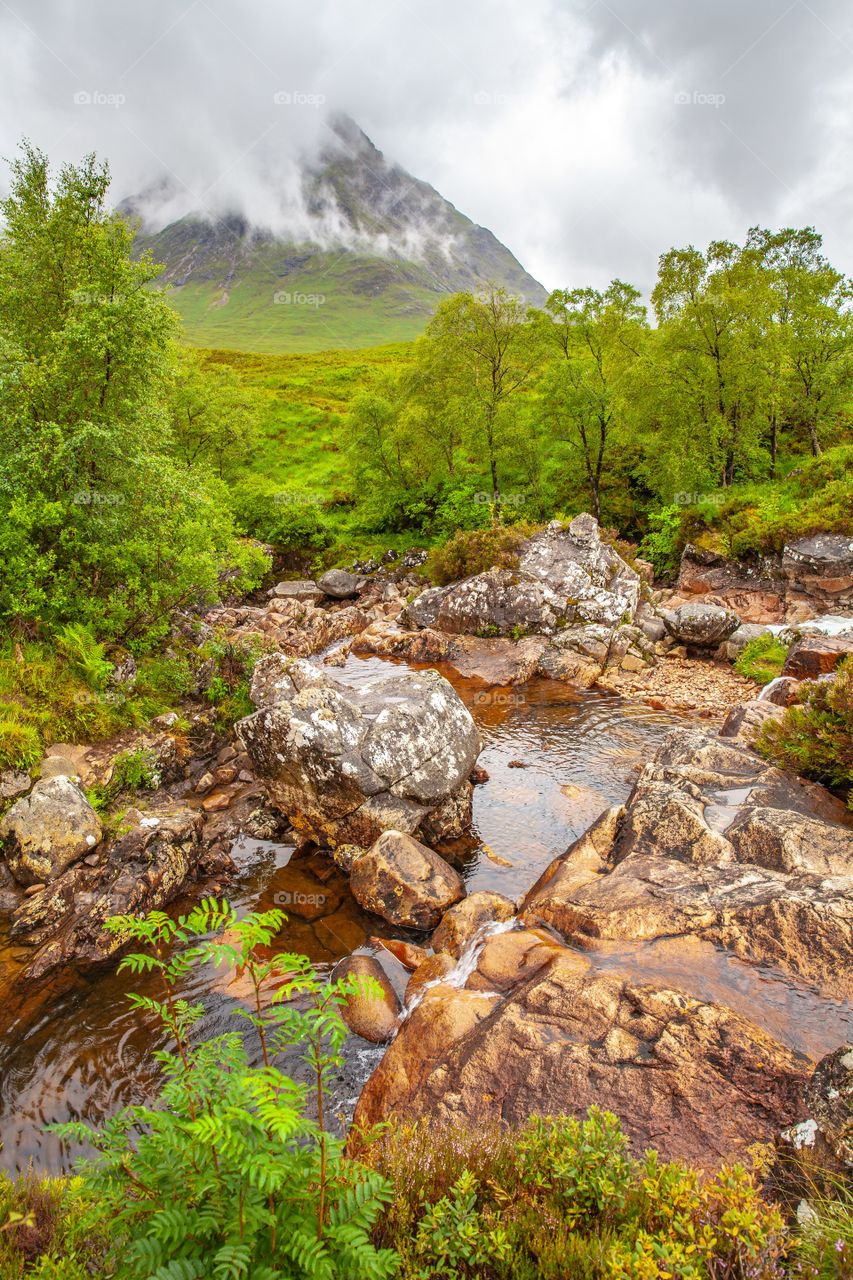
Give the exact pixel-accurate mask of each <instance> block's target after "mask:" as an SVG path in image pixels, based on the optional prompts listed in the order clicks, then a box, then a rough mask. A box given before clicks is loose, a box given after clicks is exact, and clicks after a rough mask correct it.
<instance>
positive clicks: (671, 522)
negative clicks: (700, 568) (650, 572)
mask: <svg viewBox="0 0 853 1280" xmlns="http://www.w3.org/2000/svg"><path fill="white" fill-rule="evenodd" d="M683 516H684V513H683V511H682V509H681V507H677V506H672V507H663V508H662V509H661V510H660V511H652V512H650V513H649V532H648V533H647V534H646V535H645V537H644V538H643V540H642V542H641V543H640V555H641V556H643V557H644V558H645V559H646V560H649V561H651V563H652V564H653V565H654V567H655V574H656V575H657V576H658V577H659V578H672V577H674V576H675V574H676V573H677V572H678V564H679V560H680V558H681V552H682V548H683V547H684V532H683Z"/></svg>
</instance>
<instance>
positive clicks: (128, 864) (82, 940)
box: [11, 779, 204, 981]
mask: <svg viewBox="0 0 853 1280" xmlns="http://www.w3.org/2000/svg"><path fill="white" fill-rule="evenodd" d="M59 781H61V779H54V780H53V784H55V783H56V782H59ZM53 784H51V785H53ZM146 823H147V825H141V824H140V825H139V826H137V827H135V828H134V829H133V830H132V831H130V832H128V834H127V835H124V836H122V837H121V839H119V840H117V841H116V843H115V844H114V845H113V847H112V849H110V851H109V853H108V854H107V856H106V857H105V859H104V861H103V862H102V864H101V865H99V866H97V867H89V866H87V865H86V864H85V863H84V862H78V863H77V864H76V865H75V866H72V867H69V868H68V870H66V871H65V872H64V874H63V875H61V876H59V877H58V878H57V879H56V880H54V881H53V883H52V884H50V885H48V887H47V888H46V889H45V890H44V892H43V893H40V894H39V895H38V897H36V898H31V899H29V900H28V901H27V902H25V903H24V904H23V905H22V906H21V907H19V908H18V910H17V911H16V912H15V913H14V915H13V917H12V930H11V933H12V937H13V938H15V939H17V940H19V941H21V942H24V943H26V944H28V945H30V946H33V947H36V948H37V950H36V952H35V955H34V957H33V959H32V960H31V961H30V963H29V964H28V965H27V967H26V969H25V970H24V971H23V973H22V975H21V981H28V980H31V979H34V978H40V977H42V976H43V975H44V974H46V973H49V972H50V971H51V970H52V969H55V968H57V967H59V966H60V965H63V964H69V963H74V964H77V965H80V966H82V967H87V966H91V965H97V964H100V963H101V962H102V961H104V960H106V959H108V958H109V957H110V956H112V955H114V954H115V952H116V951H117V950H118V949H119V946H120V943H119V942H118V940H117V939H116V937H115V935H113V934H111V933H108V932H107V931H106V930H105V928H104V922H105V921H106V920H107V919H108V917H109V916H115V915H129V914H138V915H145V914H146V913H147V912H148V911H152V910H155V909H158V908H160V907H164V906H165V905H166V904H167V903H169V902H170V901H171V900H172V898H174V897H175V896H176V895H177V894H179V893H180V892H181V891H182V890H183V889H185V888H186V887H187V885H188V884H189V883H190V882H191V881H192V880H193V879H194V878H195V877H196V875H197V874H198V870H199V864H200V862H201V859H202V857H203V854H204V847H203V845H202V841H201V830H202V817H201V814H200V813H197V812H194V811H192V810H189V809H177V810H173V811H163V812H160V813H158V814H156V815H149V816H148V817H147V818H146Z"/></svg>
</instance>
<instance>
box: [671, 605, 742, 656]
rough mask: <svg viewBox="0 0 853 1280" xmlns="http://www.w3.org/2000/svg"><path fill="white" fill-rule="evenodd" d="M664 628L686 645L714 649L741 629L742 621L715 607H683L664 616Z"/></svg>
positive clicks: (732, 614) (726, 610)
mask: <svg viewBox="0 0 853 1280" xmlns="http://www.w3.org/2000/svg"><path fill="white" fill-rule="evenodd" d="M663 621H664V626H665V627H666V629H667V631H668V632H669V634H670V635H671V636H674V638H675V639H676V640H680V641H681V642H682V644H691V645H696V646H697V647H698V648H703V649H713V648H716V646H717V645H719V644H722V642H723V641H724V640H726V639H728V637H729V636H730V635H731V634H732V633H733V632H734V631H736V630H737V628H738V627H739V626H740V618H739V617H738V616H737V614H736V613H732V611H731V610H730V609H723V608H720V606H719V605H714V604H699V603H697V604H682V605H679V606H678V608H676V609H672V610H671V611H670V612H668V613H665V614H664V615H663Z"/></svg>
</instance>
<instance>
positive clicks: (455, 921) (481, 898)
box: [432, 889, 515, 960]
mask: <svg viewBox="0 0 853 1280" xmlns="http://www.w3.org/2000/svg"><path fill="white" fill-rule="evenodd" d="M514 915H515V903H514V902H513V901H512V899H510V898H506V897H504V895H503V894H502V893H494V892H492V890H490V889H478V890H477V892H476V893H469V895H468V897H467V898H465V899H464V901H462V902H460V903H458V904H457V905H456V906H455V907H451V909H450V910H449V911H448V912H447V914H446V915H445V917H444V919H443V920H442V922H441V924H440V925H439V926H438V928H437V929H436V931H435V933H434V934H433V935H432V949H433V951H435V952H439V951H446V952H448V953H449V954H450V955H452V956H455V957H456V959H457V960H458V958H459V957H460V956H461V954H462V952H463V951H464V949H465V947H466V946H467V945H468V943H469V942H470V941H471V939H472V938H473V937H474V936H475V935H476V933H477V932H478V931H479V930H480V929H482V928H483V926H484V925H487V924H489V923H490V922H491V921H493V920H496V921H504V920H511V919H512V917H513V916H514Z"/></svg>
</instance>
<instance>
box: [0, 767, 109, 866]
mask: <svg viewBox="0 0 853 1280" xmlns="http://www.w3.org/2000/svg"><path fill="white" fill-rule="evenodd" d="M102 835H103V827H102V826H101V820H100V818H99V817H98V815H97V813H96V812H95V810H94V809H93V808H92V806H91V805H90V804H89V801H88V800H87V799H86V797H85V796H84V795H83V792H82V791H81V790H80V788H79V787H78V786H77V785H76V784H75V783H74V782H72V780H71V779H70V778H68V777H65V776H64V775H57V776H56V777H54V778H47V779H45V780H43V781H39V782H37V783H36V784H35V786H34V787H33V789H32V791H31V792H30V794H29V795H28V796H24V798H23V799H21V800H18V801H17V802H16V803H15V804H14V805H12V808H11V809H10V810H9V812H8V813H7V814H6V816H5V817H4V818H3V820H2V822H0V846H2V848H3V850H4V852H5V855H6V862H7V863H8V866H9V870H10V871H11V872H12V875H13V876H14V877H15V879H16V880H17V881H18V882H19V884H27V885H29V884H48V883H49V882H50V881H51V880H55V879H56V878H57V876H59V875H61V874H62V872H63V871H65V869H66V867H70V866H71V864H72V863H74V862H76V861H77V860H78V859H79V858H82V857H84V856H85V855H86V854H87V853H91V852H92V850H93V849H94V848H95V846H96V845H97V844H98V843H99V841H100V840H101V837H102Z"/></svg>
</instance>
